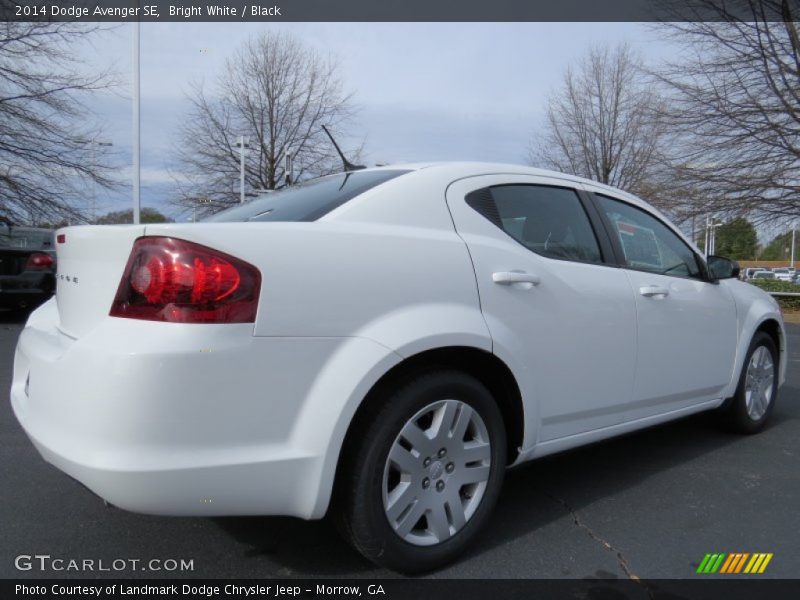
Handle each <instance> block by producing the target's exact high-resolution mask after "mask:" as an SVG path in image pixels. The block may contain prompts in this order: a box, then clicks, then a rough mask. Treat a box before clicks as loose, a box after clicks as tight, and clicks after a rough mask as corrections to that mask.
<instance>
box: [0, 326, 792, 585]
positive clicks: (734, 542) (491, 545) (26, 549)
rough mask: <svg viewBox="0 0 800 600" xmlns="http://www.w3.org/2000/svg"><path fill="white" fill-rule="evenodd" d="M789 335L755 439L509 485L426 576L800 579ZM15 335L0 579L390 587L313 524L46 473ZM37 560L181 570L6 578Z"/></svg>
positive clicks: (730, 439) (670, 430) (616, 456)
mask: <svg viewBox="0 0 800 600" xmlns="http://www.w3.org/2000/svg"><path fill="white" fill-rule="evenodd" d="M787 327H788V331H789V348H790V357H789V374H788V380H787V383H786V385H785V387H784V388H783V390H782V391H781V394H780V396H779V402H778V405H777V407H776V410H775V413H774V415H773V421H772V424H771V425H770V427H769V428H768V429H767V430H766V431H765V432H763V433H762V434H760V435H756V436H747V437H742V436H737V435H733V434H729V433H726V432H725V431H723V430H721V429H720V428H719V427H718V426H717V423H716V420H715V416H714V415H713V414H705V415H698V416H695V417H691V418H688V419H684V420H682V421H679V422H677V423H672V424H669V425H666V426H661V427H656V428H652V429H649V430H646V431H642V432H638V433H635V434H632V435H628V436H626V437H623V438H619V439H616V440H611V441H607V442H603V443H600V444H596V445H593V446H590V447H588V448H583V449H580V450H576V451H572V452H569V453H566V454H562V455H558V456H552V457H548V458H545V459H542V460H539V461H537V462H534V463H530V464H528V465H526V466H524V467H522V468H519V469H516V470H513V471H511V472H510V473H509V474H508V477H507V479H506V483H505V487H504V490H503V493H502V495H501V498H500V502H499V506H498V507H497V509H496V510H495V514H494V517H493V518H492V520H491V522H490V523H489V527H488V531H487V532H486V535H485V536H484V537H483V538H482V539H481V540H480V541H479V543H477V544H476V545H474V546H473V547H472V549H471V551H470V552H469V553H468V554H467V555H466V556H465V557H464V558H463V559H462V560H461V561H460V562H458V563H457V564H455V565H453V566H451V567H449V568H447V569H444V570H442V571H439V572H436V573H433V574H430V575H429V576H430V577H465V578H470V577H476V578H517V577H522V578H534V577H538V578H596V577H601V578H603V577H618V578H627V577H630V576H635V577H640V578H693V577H697V575H696V574H695V570H696V569H697V566H698V564H699V563H700V561H701V560H702V559H703V557H704V555H705V554H706V553H717V552H726V553H731V552H751V553H752V552H771V553H774V558H773V559H772V562H771V563H770V564H769V567H768V568H767V570H766V572H765V573H764V574H763V575H760V576H757V577H776V578H777V577H781V578H792V577H798V576H800V510H798V507H800V326H798V325H788V326H787ZM21 329H22V322H21V321H20V320H19V319H15V318H13V317H11V316H9V315H0V389H2V390H4V391H3V394H4V400H3V401H2V403H0V406H1V408H0V465H1V466H0V490H2V500H3V501H2V504H0V522H1V523H2V532H1V533H2V535H0V577H73V576H74V577H86V576H89V577H92V576H106V575H109V576H116V577H120V576H122V577H140V576H146V577H159V576H182V577H183V576H186V577H203V578H212V577H269V578H272V577H281V578H283V577H315V576H319V577H326V578H332V577H370V578H374V577H393V576H395V575H394V574H392V573H389V572H385V571H382V570H380V569H377V568H375V567H374V566H372V565H371V564H370V563H368V562H366V561H365V560H363V559H362V558H361V557H360V556H359V555H358V554H357V553H356V552H355V551H354V550H352V549H350V547H349V546H347V545H346V544H345V543H344V542H343V541H342V540H341V539H340V538H339V537H338V535H337V533H336V531H335V529H334V528H333V526H332V525H331V523H329V522H328V521H327V520H326V521H322V522H304V521H300V520H296V519H289V518H273V517H269V518H266V517H248V518H214V519H202V518H191V519H190V518H166V517H151V516H144V515H137V514H132V513H128V512H124V511H122V510H119V509H115V508H107V507H105V506H104V504H103V502H102V501H101V500H100V499H98V498H97V497H96V496H94V495H93V494H92V493H91V492H89V491H88V490H86V489H85V488H83V487H82V486H81V485H80V484H78V483H77V482H75V481H73V480H71V479H69V478H68V477H66V476H65V475H63V474H61V473H60V472H59V471H57V470H56V469H55V468H53V467H51V466H49V465H47V464H46V463H45V462H44V461H43V460H42V459H41V458H40V457H39V455H38V454H37V453H36V451H35V450H34V448H33V446H32V445H31V444H30V442H29V441H28V439H27V438H26V437H25V434H24V433H23V432H22V429H21V428H20V426H19V425H18V424H17V422H16V420H15V419H14V417H13V414H12V411H11V407H10V404H9V401H8V394H7V390H8V389H9V386H10V382H11V369H12V362H13V354H14V346H15V343H16V339H17V336H18V335H19V332H20V330H21ZM577 371H579V369H577ZM675 376H676V377H680V376H681V374H680V373H675ZM64 385H69V382H68V381H65V382H64ZM35 554H39V555H42V554H44V555H50V556H51V557H53V558H62V559H64V560H65V561H69V560H77V561H82V560H84V559H90V560H94V561H100V560H102V561H103V562H104V564H105V565H106V566H108V565H110V564H111V561H114V560H117V559H124V560H130V559H138V560H141V561H143V563H147V562H148V561H150V560H152V559H156V560H161V561H164V560H167V559H175V560H178V561H180V560H181V559H184V560H191V561H192V567H193V570H191V571H188V572H183V573H180V572H164V571H148V572H147V573H141V572H139V571H138V570H135V569H124V570H122V571H111V572H97V571H94V572H91V571H89V572H80V571H77V572H76V571H55V570H51V569H48V570H45V571H44V572H41V571H39V570H38V569H32V570H30V571H20V570H18V569H17V568H16V567H15V559H16V557H17V556H19V555H35ZM64 564H66V562H65V563H64ZM97 564H98V563H97V562H95V565H97ZM117 564H119V563H117ZM162 564H163V563H162ZM706 577H707V576H706ZM734 577H736V576H735V575H734ZM740 577H741V576H740Z"/></svg>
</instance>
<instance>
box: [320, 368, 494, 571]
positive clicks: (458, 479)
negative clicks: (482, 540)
mask: <svg viewBox="0 0 800 600" xmlns="http://www.w3.org/2000/svg"><path fill="white" fill-rule="evenodd" d="M372 406H373V410H371V411H370V410H369V409H368V412H369V414H368V415H366V417H365V418H364V419H361V420H360V421H359V423H361V424H362V426H363V427H364V429H365V431H363V432H361V431H359V432H358V434H359V435H363V438H362V439H361V440H360V442H358V443H357V444H356V445H355V446H354V447H352V448H349V450H350V452H349V454H348V455H346V456H345V457H344V463H343V469H342V472H341V478H340V480H339V481H337V494H336V506H335V517H336V519H337V523H338V525H339V528H340V530H341V531H342V533H343V534H344V536H345V537H346V538H347V539H348V540H349V541H350V543H351V544H352V545H353V546H354V547H355V548H356V550H358V551H359V552H360V553H361V554H363V555H364V556H365V557H366V558H368V559H369V560H371V561H372V562H374V563H376V564H378V565H381V566H384V567H388V568H390V569H393V570H395V571H400V572H403V573H419V572H423V571H430V570H433V569H436V568H439V567H441V566H443V565H446V564H447V563H449V562H451V561H453V560H454V559H455V558H456V557H458V556H459V555H460V554H461V553H462V552H463V551H464V550H465V548H466V547H467V546H468V545H469V544H470V543H472V542H473V540H474V539H475V538H476V536H477V535H478V534H479V532H480V530H481V529H482V528H483V526H484V525H485V523H486V521H487V519H488V517H489V515H490V513H491V510H492V508H493V507H494V505H495V502H496V501H497V496H498V495H499V492H500V488H501V486H502V482H503V476H504V472H505V467H506V433H505V427H504V424H503V418H502V415H501V414H500V410H499V409H498V407H497V404H496V403H495V400H494V398H493V397H492V395H491V394H490V393H489V391H488V390H487V389H486V388H485V387H484V386H483V385H482V384H481V383H480V382H479V381H478V380H477V379H475V378H473V377H471V376H469V375H467V374H465V373H462V372H460V371H455V370H436V371H430V372H427V373H424V374H421V375H419V376H416V377H415V378H414V379H412V380H407V381H406V382H404V383H402V384H400V385H397V386H395V387H394V388H393V389H391V390H389V391H388V393H387V395H386V397H385V398H383V401H381V402H380V403H379V404H375V403H373V404H372ZM471 411H472V412H471ZM445 423H452V426H451V427H445ZM412 424H413V425H412ZM414 426H416V429H414ZM448 430H449V431H450V433H449V435H448V434H445V433H444V432H445V431H448ZM462 431H464V432H465V433H461V432H462ZM401 432H402V434H401ZM423 432H424V433H423ZM420 433H422V434H423V435H424V436H425V437H424V438H420V437H419V434H420ZM438 435H441V436H442V437H438ZM459 436H460V438H461V439H459ZM431 437H433V439H431ZM408 438H411V439H413V440H414V443H413V444H412V443H410V442H409V441H408ZM464 440H466V441H464ZM486 444H488V448H487V447H486ZM465 446H468V447H469V448H468V449H467V450H466V453H465V450H464V449H465ZM437 448H438V450H437ZM390 452H391V455H392V459H391V460H390V458H389V457H390ZM442 452H443V453H444V454H442ZM468 465H469V466H468ZM451 469H452V470H451ZM484 478H485V479H484ZM473 480H475V481H474V482H473V483H469V482H472V481H473ZM459 507H460V509H459ZM462 516H463V520H462V518H461V517H462ZM390 518H392V519H393V520H392V522H391V523H390Z"/></svg>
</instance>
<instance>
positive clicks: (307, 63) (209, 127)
mask: <svg viewBox="0 0 800 600" xmlns="http://www.w3.org/2000/svg"><path fill="white" fill-rule="evenodd" d="M189 101H190V102H191V111H190V113H189V115H188V117H187V119H186V121H185V123H184V124H183V126H182V127H181V130H180V136H179V138H180V142H179V147H178V155H179V159H180V165H181V166H180V169H181V176H182V178H183V182H182V184H181V185H180V197H179V198H178V202H179V203H180V204H183V205H184V206H190V205H192V204H193V203H196V202H197V201H198V200H197V199H198V198H202V199H203V200H204V201H205V202H206V203H208V204H210V205H211V206H213V207H220V206H227V205H230V204H234V203H236V202H238V201H239V172H240V153H239V152H240V150H239V148H238V147H237V145H236V143H237V138H238V136H240V135H243V136H248V137H249V142H250V145H249V149H248V150H247V153H246V162H245V181H246V188H247V189H250V190H252V189H268V190H271V189H276V188H278V187H280V186H281V185H283V183H284V178H285V175H286V174H285V173H284V165H283V160H282V157H283V156H284V155H285V153H287V152H289V153H291V154H292V156H293V163H294V164H293V168H294V177H295V179H296V180H297V179H302V178H305V177H309V176H314V175H321V174H325V173H329V172H331V171H332V170H334V169H339V168H340V165H341V163H340V162H339V161H338V158H336V154H335V152H334V149H333V147H332V146H331V144H330V141H329V140H328V139H327V137H326V136H325V133H324V132H323V130H322V127H321V126H322V125H327V126H328V127H329V128H330V129H331V130H332V131H334V132H337V131H339V132H341V131H342V128H343V127H344V126H345V125H346V123H347V122H348V120H349V119H350V118H351V116H352V108H351V105H350V96H349V95H347V94H345V93H344V92H343V91H342V84H341V82H340V80H339V77H338V67H337V64H336V62H335V61H333V60H331V59H325V58H323V57H321V56H320V55H319V54H318V53H316V52H315V51H314V50H312V49H310V48H307V47H305V46H303V45H302V44H301V43H300V42H299V41H298V40H297V39H295V38H293V37H291V36H289V35H286V34H275V33H272V32H264V33H262V34H260V35H258V36H256V37H254V38H251V39H250V40H248V41H247V42H246V43H245V44H244V45H243V46H242V47H241V48H240V49H239V50H238V51H237V52H236V53H235V54H234V55H233V56H232V57H231V58H230V59H229V60H228V61H227V64H226V68H225V72H224V73H223V74H222V75H221V76H220V77H219V78H218V79H217V81H216V87H215V89H214V93H213V95H208V94H207V93H206V91H205V90H204V88H203V86H202V85H198V86H196V87H195V89H194V90H193V92H192V94H191V95H190V97H189Z"/></svg>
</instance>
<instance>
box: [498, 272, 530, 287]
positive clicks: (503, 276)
mask: <svg viewBox="0 0 800 600" xmlns="http://www.w3.org/2000/svg"><path fill="white" fill-rule="evenodd" d="M492 281H494V282H495V283H496V284H498V285H514V284H515V283H521V284H525V285H522V286H519V287H523V288H524V289H526V290H529V289H531V288H532V287H533V286H535V285H539V283H540V282H541V279H539V276H538V275H534V274H533V273H525V272H524V271H497V272H496V273H492Z"/></svg>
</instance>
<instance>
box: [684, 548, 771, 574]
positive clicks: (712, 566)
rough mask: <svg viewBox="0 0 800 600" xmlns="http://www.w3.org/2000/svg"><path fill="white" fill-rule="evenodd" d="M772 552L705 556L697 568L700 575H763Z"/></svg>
mask: <svg viewBox="0 0 800 600" xmlns="http://www.w3.org/2000/svg"><path fill="white" fill-rule="evenodd" d="M772 556H773V554H772V552H756V553H753V554H750V553H749V552H734V553H731V554H725V553H717V554H706V555H705V556H704V557H703V560H702V561H700V566H699V567H697V572H698V573H700V574H714V573H720V574H723V573H724V574H726V575H731V574H737V573H749V574H756V573H763V572H764V571H765V570H766V568H767V565H768V564H769V561H771V560H772Z"/></svg>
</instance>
